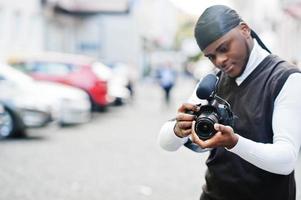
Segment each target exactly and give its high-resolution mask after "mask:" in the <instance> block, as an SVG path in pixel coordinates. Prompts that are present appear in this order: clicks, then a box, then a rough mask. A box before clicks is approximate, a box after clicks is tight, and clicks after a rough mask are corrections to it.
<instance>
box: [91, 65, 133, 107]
mask: <svg viewBox="0 0 301 200" xmlns="http://www.w3.org/2000/svg"><path fill="white" fill-rule="evenodd" d="M92 69H93V71H94V73H95V74H97V75H98V76H100V77H101V78H102V79H103V80H106V81H107V82H108V95H109V97H110V98H111V102H112V103H114V104H115V105H120V104H122V103H124V102H126V101H128V99H129V98H130V97H131V91H130V89H129V79H128V76H127V74H126V73H127V71H126V70H125V68H123V66H121V64H120V67H119V68H117V67H116V68H113V69H112V68H110V67H108V66H106V65H104V64H103V63H101V62H95V63H94V64H93V65H92Z"/></svg>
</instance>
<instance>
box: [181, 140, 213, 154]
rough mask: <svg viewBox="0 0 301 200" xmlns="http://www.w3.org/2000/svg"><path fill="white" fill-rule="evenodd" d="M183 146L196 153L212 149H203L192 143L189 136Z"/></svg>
mask: <svg viewBox="0 0 301 200" xmlns="http://www.w3.org/2000/svg"><path fill="white" fill-rule="evenodd" d="M184 146H185V147H186V148H188V149H190V150H191V151H194V152H196V153H203V152H206V151H209V150H211V149H212V148H206V149H203V148H201V147H200V146H199V145H197V144H195V143H193V142H192V141H191V140H190V139H189V138H188V140H187V142H186V143H185V144H184Z"/></svg>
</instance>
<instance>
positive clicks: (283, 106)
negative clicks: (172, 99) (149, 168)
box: [158, 40, 301, 175]
mask: <svg viewBox="0 0 301 200" xmlns="http://www.w3.org/2000/svg"><path fill="white" fill-rule="evenodd" d="M268 55H269V53H268V52H267V51H265V50H264V49H262V48H261V47H260V46H259V45H258V43H257V42H256V40H254V46H253V49H252V51H251V54H250V57H249V61H248V63H247V66H246V68H245V70H244V72H243V74H242V75H241V76H240V77H238V78H236V83H237V85H240V84H241V83H242V82H243V81H244V80H245V79H246V78H247V77H248V76H249V75H250V73H251V72H252V71H253V70H254V69H255V68H256V67H257V66H258V64H259V63H260V62H262V60H263V59H264V58H265V57H266V56H268ZM300 96H301V73H293V74H291V75H290V76H289V77H288V79H287V81H286V82H285V84H284V86H283V88H282V89H281V91H280V93H279V94H278V96H277V98H276V100H275V102H274V111H273V119H272V128H273V133H274V136H273V143H272V144H264V143H259V142H254V141H252V140H249V139H246V138H244V137H242V136H240V135H239V133H237V136H238V138H239V139H238V143H237V144H236V145H235V146H234V147H233V148H232V149H227V150H228V151H230V152H232V153H235V154H237V155H238V156H240V157H241V158H243V159H244V160H246V161H248V162H250V163H252V164H253V165H255V166H257V167H259V168H261V169H263V170H266V171H269V172H272V173H277V174H283V175H286V174H290V173H291V172H292V171H293V170H294V168H295V165H296V162H297V158H298V152H299V148H300V143H301V132H300V129H301V115H300V112H301V103H300V101H299V97H300ZM200 102H201V100H200V99H198V98H197V97H196V94H195V92H193V94H192V96H191V97H190V98H189V99H188V103H193V104H197V103H200ZM175 123H176V122H175V121H168V122H166V123H165V124H164V125H163V126H162V128H161V130H160V133H159V136H158V142H159V144H160V146H161V147H162V148H163V149H165V150H167V151H176V150H177V149H179V148H180V147H181V146H182V145H183V144H185V143H186V142H187V140H188V137H185V138H179V137H177V136H176V135H175V133H174V131H173V128H174V126H175Z"/></svg>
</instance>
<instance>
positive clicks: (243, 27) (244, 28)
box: [239, 22, 251, 39]
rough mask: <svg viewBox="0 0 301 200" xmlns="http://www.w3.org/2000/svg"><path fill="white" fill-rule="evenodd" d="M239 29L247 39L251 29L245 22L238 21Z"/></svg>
mask: <svg viewBox="0 0 301 200" xmlns="http://www.w3.org/2000/svg"><path fill="white" fill-rule="evenodd" d="M239 30H240V31H241V33H242V34H243V35H244V36H245V37H246V38H247V39H249V38H250V37H251V29H250V27H249V26H248V24H246V23H245V22H240V23H239Z"/></svg>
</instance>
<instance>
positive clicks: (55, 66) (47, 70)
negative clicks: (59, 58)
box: [27, 62, 71, 76]
mask: <svg viewBox="0 0 301 200" xmlns="http://www.w3.org/2000/svg"><path fill="white" fill-rule="evenodd" d="M29 65H30V66H31V71H32V72H36V73H41V74H47V75H54V76H63V75H67V74H69V73H70V72H71V67H70V66H69V65H68V64H63V63H44V62H35V63H31V64H28V67H27V68H28V69H29Z"/></svg>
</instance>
